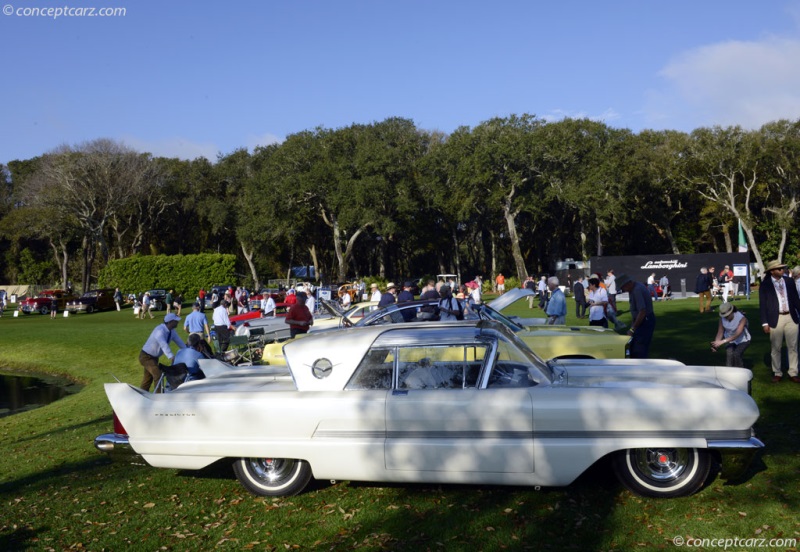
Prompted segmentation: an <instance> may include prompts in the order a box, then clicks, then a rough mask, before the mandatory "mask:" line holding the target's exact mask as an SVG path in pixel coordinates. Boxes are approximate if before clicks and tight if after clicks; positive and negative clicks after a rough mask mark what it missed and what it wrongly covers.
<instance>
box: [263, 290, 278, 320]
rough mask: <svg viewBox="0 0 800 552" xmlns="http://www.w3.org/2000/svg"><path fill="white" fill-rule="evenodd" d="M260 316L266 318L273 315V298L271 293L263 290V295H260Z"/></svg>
mask: <svg viewBox="0 0 800 552" xmlns="http://www.w3.org/2000/svg"><path fill="white" fill-rule="evenodd" d="M261 316H262V317H264V318H266V317H267V316H272V317H274V316H275V299H273V298H272V294H271V293H269V292H267V291H265V292H264V295H263V296H262V297H261Z"/></svg>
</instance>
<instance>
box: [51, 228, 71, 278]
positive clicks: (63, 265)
mask: <svg viewBox="0 0 800 552" xmlns="http://www.w3.org/2000/svg"><path fill="white" fill-rule="evenodd" d="M49 241H50V247H52V248H53V256H54V257H55V260H56V265H58V270H59V272H61V289H67V282H69V274H68V272H67V269H68V268H69V251H67V246H66V244H65V243H64V242H63V241H61V240H59V241H58V246H56V244H55V243H54V242H53V239H52V238H50V240H49Z"/></svg>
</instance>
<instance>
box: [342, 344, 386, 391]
mask: <svg viewBox="0 0 800 552" xmlns="http://www.w3.org/2000/svg"><path fill="white" fill-rule="evenodd" d="M393 373H394V350H393V349H371V350H370V351H369V352H368V353H367V354H366V355H365V356H364V358H363V359H361V363H359V365H358V368H356V371H355V373H354V374H353V377H352V378H350V381H349V382H348V384H347V385H346V386H345V389H347V390H351V391H352V390H357V389H391V388H392V375H393Z"/></svg>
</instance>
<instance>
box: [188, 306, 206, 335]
mask: <svg viewBox="0 0 800 552" xmlns="http://www.w3.org/2000/svg"><path fill="white" fill-rule="evenodd" d="M183 327H184V328H186V329H187V330H189V333H205V331H206V315H205V314H203V313H202V312H200V311H196V310H193V311H192V312H191V313H189V316H187V317H186V322H185V323H184V325H183Z"/></svg>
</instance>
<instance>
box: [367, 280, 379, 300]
mask: <svg viewBox="0 0 800 552" xmlns="http://www.w3.org/2000/svg"><path fill="white" fill-rule="evenodd" d="M369 287H370V289H371V290H372V296H371V297H370V298H369V300H370V301H375V302H376V303H377V302H378V301H380V300H381V295H382V293H381V290H379V289H378V284H376V283H375V282H372V284H370V286H369Z"/></svg>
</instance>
